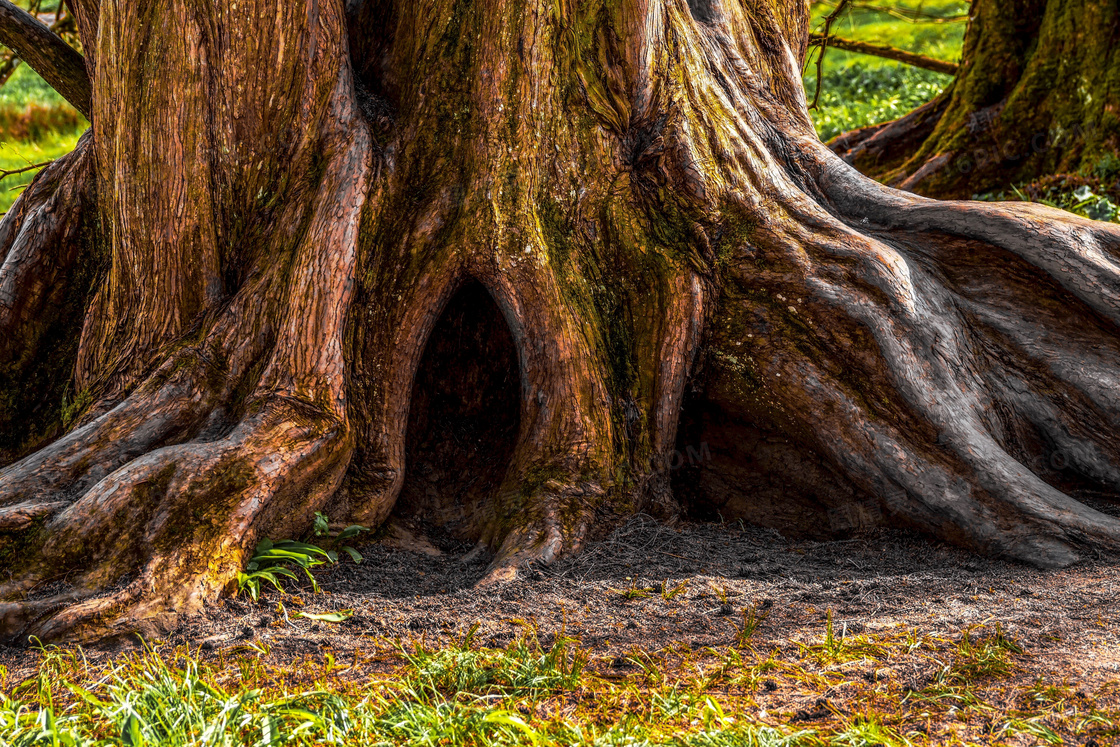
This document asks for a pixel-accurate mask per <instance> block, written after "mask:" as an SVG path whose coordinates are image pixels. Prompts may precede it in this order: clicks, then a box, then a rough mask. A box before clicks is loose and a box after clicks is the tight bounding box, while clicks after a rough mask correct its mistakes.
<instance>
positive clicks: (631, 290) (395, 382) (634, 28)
mask: <svg viewBox="0 0 1120 747" xmlns="http://www.w3.org/2000/svg"><path fill="white" fill-rule="evenodd" d="M74 6H75V11H76V15H77V20H78V25H79V29H80V32H81V35H82V44H83V48H84V49H85V50H86V51H87V54H86V58H85V67H86V69H87V70H88V71H89V78H90V81H91V86H90V90H91V91H92V113H91V121H92V123H93V124H92V128H91V131H90V133H88V134H87V135H86V136H85V137H84V138H83V139H82V140H81V141H80V143H79V145H78V147H77V149H76V150H75V151H74V152H73V153H71V154H69V155H68V156H66V157H65V158H62V159H60V160H59V161H58V162H56V163H54V164H53V165H51V166H50V167H49V168H47V169H45V170H44V171H43V173H41V174H40V175H39V176H38V178H37V179H36V180H35V182H34V183H33V184H32V185H31V186H30V187H29V188H28V189H27V191H26V192H25V193H24V194H23V195H22V196H21V198H20V200H19V202H18V203H17V204H16V206H15V207H14V208H13V210H12V211H11V212H10V213H9V214H8V215H7V216H6V217H5V218H4V221H3V223H2V224H0V251H2V252H3V254H4V255H6V260H5V262H4V265H3V269H2V270H0V366H2V368H0V372H2V375H3V393H4V397H3V399H2V401H0V402H2V407H3V410H2V411H0V413H2V414H0V417H2V418H3V423H4V428H3V431H4V433H5V435H6V444H5V446H6V448H7V450H8V451H7V453H8V454H9V455H10V456H11V458H12V459H15V461H14V462H13V463H11V464H10V465H9V466H7V467H6V468H5V469H4V470H3V471H0V536H2V537H3V540H0V542H2V543H3V544H2V549H0V557H2V558H3V565H4V567H5V569H6V570H7V571H8V573H9V576H8V577H7V578H5V579H4V580H3V582H2V584H0V599H6V600H8V601H7V602H6V603H4V604H0V628H2V629H3V630H4V631H5V632H7V633H9V634H16V633H20V634H24V635H26V634H29V633H34V634H36V635H39V636H41V637H58V636H64V635H74V634H81V635H100V634H106V633H112V632H119V631H124V630H134V629H137V628H140V629H146V628H148V627H153V626H167V625H171V624H173V622H174V616H175V613H183V612H191V611H193V610H196V609H198V607H199V606H200V605H202V604H203V603H205V602H206V601H207V600H209V599H212V598H214V597H215V596H216V595H219V594H221V593H222V592H223V590H228V589H229V585H230V583H231V580H232V579H233V578H234V576H235V574H236V573H237V572H238V571H239V570H240V569H241V567H242V565H243V564H244V562H245V561H246V557H247V554H248V553H251V552H252V549H253V546H254V544H255V543H256V542H257V540H258V539H260V538H261V537H264V536H271V537H282V536H291V535H295V534H298V533H299V532H301V531H303V530H304V529H305V527H306V526H307V525H308V523H309V521H310V519H311V517H312V514H313V512H315V511H316V510H324V511H326V512H328V514H329V515H330V516H331V517H332V519H335V520H347V521H358V522H362V523H365V524H367V525H371V526H375V525H378V524H380V523H381V522H383V521H385V519H386V517H387V516H389V514H390V512H391V511H392V510H393V509H394V506H395V505H396V504H398V503H400V504H401V505H400V506H398V508H399V509H401V510H408V511H412V512H414V513H416V514H418V515H420V517H421V518H424V517H429V518H431V519H433V520H438V521H440V522H442V523H445V524H447V525H448V527H449V531H452V532H454V533H455V534H457V535H458V536H459V537H460V538H464V539H471V540H479V541H481V542H484V543H486V544H488V545H489V546H490V547H491V548H493V549H494V550H495V551H496V555H495V559H494V562H493V564H492V566H491V569H490V573H489V576H488V578H489V579H491V580H495V579H502V578H508V577H509V576H511V575H513V574H515V573H516V572H517V569H518V568H519V567H522V566H523V564H524V563H526V562H530V561H549V560H551V559H553V558H556V557H557V556H559V555H560V554H562V553H570V552H573V551H575V550H576V549H577V548H578V547H579V546H580V543H581V542H582V541H583V540H584V539H585V538H586V537H587V536H588V534H589V532H590V531H592V530H593V529H594V528H596V527H598V526H603V525H607V524H609V523H610V522H611V521H612V520H614V518H616V517H622V516H626V515H628V514H632V513H634V512H637V511H640V510H647V511H653V512H654V513H656V514H658V515H661V516H666V517H668V516H671V515H674V514H676V513H678V512H679V511H680V510H681V507H680V505H679V504H678V501H677V499H676V497H675V496H674V492H673V490H672V477H673V476H674V475H677V474H680V473H681V472H683V470H678V471H676V472H674V471H673V470H672V469H671V467H673V466H676V464H674V462H679V461H680V460H679V459H676V458H674V449H675V447H676V446H677V444H678V443H680V448H681V449H682V450H684V451H685V452H686V453H687V449H686V448H685V447H687V446H690V445H691V446H692V447H693V448H694V450H695V451H696V452H697V453H698V454H699V455H700V456H701V457H704V455H705V450H704V449H702V448H700V446H701V444H704V445H706V447H707V450H708V453H710V457H711V458H710V460H706V461H705V464H704V465H703V468H702V469H701V472H702V476H703V480H702V481H701V483H700V485H699V487H700V488H705V486H706V489H704V490H701V491H700V492H701V493H702V495H700V496H698V497H695V498H693V500H695V501H700V502H702V501H707V502H708V508H709V509H712V508H714V509H720V510H722V511H723V512H724V514H725V515H726V516H730V515H733V514H736V513H750V511H751V510H752V507H753V506H755V505H756V504H757V503H758V502H759V501H768V502H769V503H768V505H774V506H776V508H775V512H776V513H775V515H778V514H780V513H781V508H782V504H781V501H782V500H786V501H788V504H787V505H788V506H792V507H793V508H790V509H786V511H785V513H786V514H787V515H788V517H789V518H790V519H797V518H798V517H799V515H801V514H804V513H806V512H809V513H812V512H819V513H827V512H828V511H829V510H837V509H839V508H842V507H843V506H845V505H849V504H851V503H856V504H859V505H865V506H866V505H871V506H873V507H874V508H875V509H876V510H877V511H878V512H879V513H881V514H882V516H883V517H884V518H885V520H886V521H889V522H891V523H895V524H904V525H907V526H912V527H918V528H921V529H923V530H925V531H927V532H929V533H931V534H932V535H935V536H938V537H941V538H944V539H947V540H951V541H954V542H957V543H961V544H964V545H967V546H970V547H973V548H976V549H979V550H982V551H984V552H988V553H992V554H998V555H1002V556H1006V557H1009V558H1015V559H1019V560H1023V561H1027V562H1030V563H1035V564H1037V565H1040V566H1047V567H1051V566H1062V565H1066V564H1069V563H1073V562H1075V561H1077V559H1078V557H1079V556H1080V555H1082V554H1083V553H1086V552H1088V553H1095V552H1108V553H1110V552H1114V551H1116V550H1117V548H1118V547H1120V521H1118V520H1117V519H1115V518H1112V517H1111V516H1108V515H1106V514H1104V513H1100V512H1098V511H1096V510H1093V509H1092V508H1089V507H1088V506H1087V505H1084V504H1083V503H1082V502H1079V501H1078V500H1075V499H1074V498H1072V497H1071V495H1070V493H1071V491H1074V490H1075V489H1081V488H1084V487H1086V486H1097V487H1102V486H1103V488H1104V489H1105V490H1115V489H1116V488H1117V487H1118V485H1120V436H1118V434H1117V431H1116V425H1117V423H1118V422H1120V394H1118V393H1120V387H1118V386H1117V384H1118V381H1117V379H1118V377H1120V327H1118V324H1120V268H1118V267H1117V265H1116V261H1117V256H1116V255H1117V252H1118V251H1120V230H1118V228H1117V227H1116V226H1110V225H1104V224H1096V223H1093V222H1090V221H1086V220H1082V219H1079V218H1076V217H1073V216H1071V215H1069V214H1066V213H1062V212H1059V211H1056V210H1050V209H1046V208H1041V207H1037V206H1032V205H992V204H969V203H954V202H946V203H942V202H935V201H931V200H928V199H924V198H920V197H916V196H914V195H911V194H907V193H902V192H896V191H893V190H891V189H888V188H886V187H883V186H881V185H879V184H877V183H875V182H873V181H871V180H869V179H867V178H865V177H863V176H861V175H860V174H859V173H857V172H856V171H855V170H853V169H852V168H851V167H849V166H848V165H846V164H845V163H844V162H843V161H841V160H840V159H839V158H837V157H836V156H835V155H834V154H833V153H832V152H831V151H829V149H828V148H827V147H825V146H824V145H823V144H822V143H821V142H820V141H819V140H818V138H817V137H816V135H815V133H814V131H813V127H812V125H811V123H810V121H809V117H808V115H807V112H806V101H805V96H804V92H803V90H802V87H801V83H800V67H801V62H802V59H803V58H804V55H805V51H806V44H807V40H808V13H807V7H806V4H805V3H804V2H801V0H784V1H778V2H766V3H759V2H753V1H748V0H692V2H691V3H686V2H685V1H684V0H581V1H577V0H548V1H547V2H545V1H538V0H528V1H526V0H516V1H514V0H485V1H483V0H424V1H422V2H391V1H390V0H365V1H364V2H362V0H358V1H357V2H349V3H347V4H346V5H345V6H344V4H343V3H342V2H341V0H239V1H238V2H236V3H232V2H231V3H229V4H228V5H226V4H210V3H200V2H193V1H192V0H139V1H138V0H128V1H127V2H125V1H123V0H100V2H99V1H98V0H81V2H75V3H74ZM25 59H27V60H28V62H29V63H31V59H30V58H28V57H26V56H25ZM686 390H687V391H686ZM686 394H687V398H686ZM686 400H687V408H685V405H686ZM682 408H685V409H686V410H687V412H688V413H689V417H688V424H687V428H684V429H681V431H682V433H681V434H680V435H679V436H678V423H679V421H680V420H681V413H682ZM472 423H473V426H472V425H471V424H472ZM66 426H69V429H68V430H66ZM472 428H473V430H472ZM63 431H65V432H63ZM678 438H680V439H682V440H680V441H678ZM406 455H407V456H408V459H407V463H406ZM1054 455H1060V459H1055V458H1053V457H1054ZM757 474H764V475H765V480H766V485H763V484H762V483H761V482H760V480H759V479H757ZM767 486H769V487H767ZM693 487H694V488H696V487H697V486H695V485H694V486H693ZM693 492H695V491H693ZM683 494H684V491H679V492H678V495H683ZM756 496H757V500H756ZM398 497H400V501H398ZM779 518H780V516H779Z"/></svg>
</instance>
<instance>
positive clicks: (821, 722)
mask: <svg viewBox="0 0 1120 747" xmlns="http://www.w3.org/2000/svg"><path fill="white" fill-rule="evenodd" d="M473 632H474V629H473V628H472V629H471V631H469V632H467V633H466V635H464V636H462V637H461V638H460V639H458V640H453V641H450V642H447V643H445V644H444V645H442V646H430V645H427V644H425V643H424V641H423V640H420V641H409V642H402V641H400V640H387V639H383V638H370V639H368V640H369V646H368V648H367V649H366V650H353V651H340V652H335V651H330V650H329V649H328V650H324V651H322V652H321V653H319V654H317V655H315V656H309V657H306V658H304V659H303V660H300V661H296V662H291V661H288V662H273V661H272V654H271V652H270V651H269V649H268V647H267V645H266V644H262V643H254V644H251V645H242V646H238V647H235V648H232V649H228V650H226V651H219V652H215V653H213V654H210V655H208V657H206V658H203V657H202V655H201V653H196V652H194V651H192V650H191V649H189V648H186V647H177V648H175V647H171V646H167V645H158V644H157V645H153V646H145V647H143V648H142V649H141V650H139V651H137V652H134V653H129V654H124V655H120V656H118V657H116V658H114V659H111V660H108V661H106V662H104V663H101V664H92V663H90V662H89V661H87V660H86V658H85V656H84V655H83V653H82V651H81V650H80V649H78V648H70V649H61V648H54V647H51V648H46V649H43V650H42V651H41V654H40V662H39V666H38V671H37V672H35V673H34V674H33V675H32V676H30V677H27V678H25V679H23V680H22V681H19V682H15V681H8V680H9V677H8V675H7V673H6V672H4V671H3V669H2V668H0V744H4V745H11V746H12V747H24V746H29V745H52V746H53V745H67V746H77V745H129V746H136V745H168V746H169V747H176V746H179V745H183V746H185V745H247V746H248V745H254V746H263V745H425V746H433V747H434V746H435V745H441V746H445V747H459V746H462V747H468V746H469V747H476V746H477V747H483V746H486V747H489V746H491V745H533V746H538V747H559V746H560V745H565V746H576V745H588V746H599V745H603V746H606V745H632V746H636V745H674V746H676V747H686V746H693V745H695V746H697V747H698V746H700V745H705V746H710V747H715V746H717V745H729V746H730V745H736V746H742V745H748V746H749V745H757V746H758V747H776V746H778V745H782V746H784V747H801V746H805V747H871V746H872V745H881V746H882V747H903V746H904V745H905V746H909V745H915V746H917V745H926V744H961V745H965V744H1016V743H1017V744H1043V743H1050V744H1079V745H1080V744H1086V743H1090V742H1091V741H1092V740H1096V743H1097V744H1113V743H1115V740H1116V739H1117V738H1120V728H1118V726H1117V725H1118V723H1120V710H1118V709H1117V707H1116V705H1115V701H1116V697H1115V695H1116V693H1115V692H1113V691H1109V690H1108V688H1107V686H1106V687H1105V688H1104V689H1102V691H1101V692H1100V693H1097V694H1096V695H1092V696H1089V695H1086V694H1085V693H1082V692H1074V691H1073V690H1072V689H1071V688H1070V687H1069V686H1068V685H1066V684H1065V683H1061V682H1053V681H1050V680H1047V679H1045V678H1033V679H1031V678H1023V677H1021V676H1020V674H1021V672H1020V670H1021V663H1022V662H1023V661H1025V660H1027V659H1029V656H1030V655H1029V653H1028V652H1027V651H1025V650H1024V648H1023V647H1022V645H1021V644H1019V643H1018V642H1016V641H1015V640H1014V639H1012V638H1011V637H1010V636H1008V635H1007V634H1006V633H1005V632H1004V631H1002V630H1001V629H999V628H996V629H994V630H992V629H986V630H985V629H970V630H968V631H965V632H964V633H963V634H962V635H961V636H960V637H958V638H957V639H955V640H953V639H947V638H946V639H942V638H938V637H936V636H932V635H925V634H922V633H920V632H918V631H913V630H900V631H896V632H887V633H879V634H874V635H861V636H858V637H847V636H843V635H842V634H837V632H836V630H835V628H834V627H832V626H829V627H828V628H827V629H826V633H825V636H824V638H823V640H821V641H818V642H802V643H800V644H799V645H798V644H790V645H788V646H784V647H781V648H776V649H773V650H769V651H765V652H760V651H756V650H754V649H753V648H750V647H748V648H746V649H740V648H736V647H734V646H732V647H728V648H727V649H725V650H722V649H715V648H707V649H703V650H700V651H692V650H691V649H689V647H687V646H683V645H681V646H671V647H669V648H666V649H660V650H651V651H635V652H633V655H632V656H630V657H629V658H628V661H629V662H631V663H633V664H640V666H630V667H629V669H630V670H632V673H628V674H619V673H618V672H617V669H618V662H619V659H618V658H607V657H604V658H596V657H595V656H593V655H591V654H590V653H589V652H587V651H585V650H583V649H582V648H581V647H580V645H579V643H578V642H577V641H574V640H570V639H566V638H563V637H562V636H561V637H558V638H557V639H556V640H555V641H553V642H550V643H549V644H547V645H545V644H542V642H541V641H540V639H539V637H538V636H537V635H536V634H535V633H530V634H527V635H526V636H524V637H522V638H521V639H519V640H516V641H514V642H512V643H511V644H510V645H509V646H508V647H506V648H488V647H481V646H477V645H476V644H475V641H474V638H473ZM865 649H866V650H865ZM822 652H823V653H824V654H827V655H824V656H822ZM868 652H873V655H874V659H875V661H874V664H873V666H875V667H892V668H895V669H897V670H899V671H902V670H904V669H905V670H910V669H914V670H922V669H927V670H928V669H930V668H933V669H934V670H936V672H937V674H935V675H934V676H932V677H931V678H929V679H928V681H925V682H924V683H923V682H917V681H915V682H904V681H900V679H899V678H886V679H881V678H878V677H873V678H870V679H869V678H866V677H860V676H857V674H856V671H855V670H853V669H850V668H844V667H850V666H851V662H853V661H855V660H854V659H852V658H851V657H852V656H855V655H856V654H860V655H861V661H862V660H864V659H866V654H867V653H868ZM845 662H846V663H845ZM966 690H967V692H968V694H969V697H968V698H961V697H948V695H949V694H950V692H949V691H952V692H954V693H959V692H961V691H966ZM775 698H777V699H778V700H777V701H775ZM806 702H807V703H814V702H815V703H816V704H817V705H816V706H815V707H813V708H812V709H809V710H807V709H806V708H805V707H803V706H801V705H799V704H800V703H806ZM1109 703H1111V704H1112V705H1109Z"/></svg>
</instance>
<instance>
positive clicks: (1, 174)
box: [0, 160, 54, 181]
mask: <svg viewBox="0 0 1120 747" xmlns="http://www.w3.org/2000/svg"><path fill="white" fill-rule="evenodd" d="M52 163H54V161H53V160H51V161H43V162H42V163H33V164H30V165H28V166H23V167H22V168H18V169H0V181H3V180H4V179H7V178H8V177H9V176H15V175H16V174H22V173H24V172H27V171H34V170H35V169H41V168H43V167H44V166H50V165H51V164H52Z"/></svg>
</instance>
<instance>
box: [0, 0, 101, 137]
mask: <svg viewBox="0 0 1120 747" xmlns="http://www.w3.org/2000/svg"><path fill="white" fill-rule="evenodd" d="M0 44H3V45H4V46H6V47H10V48H11V49H13V50H14V51H15V53H16V54H17V55H19V58H20V59H21V60H23V61H24V62H26V63H27V64H28V65H30V66H31V69H32V70H34V71H35V72H37V73H39V75H41V76H43V80H45V81H47V84H48V85H49V86H50V87H51V88H53V89H54V90H56V91H58V92H59V94H61V95H62V98H64V99H66V100H67V101H69V102H70V104H71V106H73V107H74V108H75V109H77V110H78V111H80V112H81V113H82V114H84V115H85V116H86V117H87V118H88V117H89V116H90V113H91V112H92V110H93V109H92V94H91V91H90V82H89V74H88V73H86V67H85V60H83V59H82V56H81V55H80V54H78V53H77V52H75V51H74V49H73V48H72V47H71V46H70V45H69V44H67V43H66V42H64V41H63V40H62V39H61V38H59V37H58V36H57V35H56V34H55V33H54V32H52V31H51V30H50V29H49V28H47V27H46V26H45V25H43V24H42V23H41V22H40V21H39V19H37V18H35V16H33V15H31V14H30V13H28V12H27V11H26V10H24V9H23V8H21V7H19V6H18V5H14V4H12V3H11V2H9V1H8V0H0Z"/></svg>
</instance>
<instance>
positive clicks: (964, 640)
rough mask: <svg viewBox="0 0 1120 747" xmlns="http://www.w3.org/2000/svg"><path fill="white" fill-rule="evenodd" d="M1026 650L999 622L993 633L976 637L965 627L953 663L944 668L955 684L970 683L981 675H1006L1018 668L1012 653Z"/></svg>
mask: <svg viewBox="0 0 1120 747" xmlns="http://www.w3.org/2000/svg"><path fill="white" fill-rule="evenodd" d="M1022 653H1023V648H1022V646H1020V645H1019V644H1018V642H1016V641H1015V640H1014V639H1012V638H1009V637H1008V636H1007V635H1006V634H1004V632H1003V628H1002V627H999V626H997V627H996V630H995V632H994V633H992V634H990V635H987V636H984V637H981V638H977V639H975V640H973V638H972V635H971V634H970V632H969V631H967V630H966V631H965V632H964V635H962V636H961V640H960V642H959V643H958V644H957V650H956V654H955V656H954V660H953V663H952V665H951V666H950V667H949V668H948V670H947V671H945V672H943V674H944V679H946V680H947V681H950V682H953V683H954V684H962V685H965V684H971V683H973V682H975V681H976V680H979V679H995V678H999V677H1006V676H1008V675H1009V674H1011V673H1012V672H1013V671H1014V669H1015V663H1014V662H1013V661H1012V660H1011V655H1012V654H1019V655H1021V654H1022Z"/></svg>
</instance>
